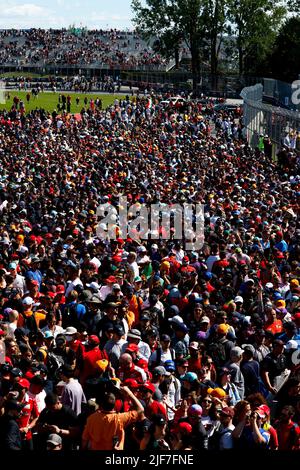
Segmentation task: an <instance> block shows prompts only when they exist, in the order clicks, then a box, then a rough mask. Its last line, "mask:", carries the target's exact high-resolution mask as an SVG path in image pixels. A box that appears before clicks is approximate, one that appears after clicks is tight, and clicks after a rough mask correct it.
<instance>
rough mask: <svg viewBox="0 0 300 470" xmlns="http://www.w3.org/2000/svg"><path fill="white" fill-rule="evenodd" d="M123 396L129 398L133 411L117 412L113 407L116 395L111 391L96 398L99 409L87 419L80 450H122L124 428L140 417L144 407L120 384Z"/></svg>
mask: <svg viewBox="0 0 300 470" xmlns="http://www.w3.org/2000/svg"><path fill="white" fill-rule="evenodd" d="M120 390H121V391H122V393H123V395H124V398H126V399H127V400H128V399H130V401H131V403H132V404H133V406H134V407H135V410H133V411H127V412H125V413H117V412H116V411H115V410H114V408H115V404H116V397H115V395H114V394H113V393H107V392H106V393H104V395H103V396H101V397H99V399H97V403H98V404H99V410H97V411H96V412H95V413H93V414H92V415H91V416H89V418H88V419H87V423H86V425H85V428H84V431H83V435H82V446H81V448H82V450H87V449H88V450H114V449H118V450H123V449H124V441H125V428H126V427H127V426H128V425H129V424H131V423H134V422H136V421H138V420H139V419H140V417H141V416H142V415H143V413H144V408H143V406H142V404H141V402H140V401H139V400H138V398H137V397H136V396H135V395H134V394H133V393H132V392H131V390H130V389H129V388H128V387H126V386H121V388H120Z"/></svg>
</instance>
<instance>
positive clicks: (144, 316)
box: [140, 314, 150, 321]
mask: <svg viewBox="0 0 300 470" xmlns="http://www.w3.org/2000/svg"><path fill="white" fill-rule="evenodd" d="M147 320H150V317H149V315H147V314H142V315H141V317H140V321H147Z"/></svg>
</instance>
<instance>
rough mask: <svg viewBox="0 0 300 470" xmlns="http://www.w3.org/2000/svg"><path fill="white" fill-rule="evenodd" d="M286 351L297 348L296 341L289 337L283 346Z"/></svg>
mask: <svg viewBox="0 0 300 470" xmlns="http://www.w3.org/2000/svg"><path fill="white" fill-rule="evenodd" d="M284 348H285V350H286V351H291V350H292V349H298V343H297V341H295V340H294V339H290V340H289V341H288V342H287V343H286V345H285V346H284Z"/></svg>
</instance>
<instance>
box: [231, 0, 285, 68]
mask: <svg viewBox="0 0 300 470" xmlns="http://www.w3.org/2000/svg"><path fill="white" fill-rule="evenodd" d="M285 14H286V7H285V6H284V5H283V4H282V2H281V0H232V3H231V9H230V15H229V17H230V19H231V22H232V32H233V35H234V36H235V37H236V46H237V51H238V61H239V74H240V75H243V74H244V73H249V72H252V73H253V72H255V71H257V69H258V67H257V66H258V65H259V64H262V63H263V61H264V60H265V58H266V57H267V55H268V53H269V51H270V50H271V48H272V46H273V44H274V41H275V39H276V34H277V32H278V30H279V27H280V25H281V24H282V21H283V19H284V17H285Z"/></svg>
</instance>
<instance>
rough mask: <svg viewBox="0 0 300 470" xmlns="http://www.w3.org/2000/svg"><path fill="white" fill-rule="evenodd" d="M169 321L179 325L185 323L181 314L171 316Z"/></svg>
mask: <svg viewBox="0 0 300 470" xmlns="http://www.w3.org/2000/svg"><path fill="white" fill-rule="evenodd" d="M169 321H170V322H172V323H175V324H177V325H180V324H181V323H183V319H182V318H181V317H180V316H179V315H175V316H174V317H172V318H169Z"/></svg>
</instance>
